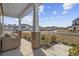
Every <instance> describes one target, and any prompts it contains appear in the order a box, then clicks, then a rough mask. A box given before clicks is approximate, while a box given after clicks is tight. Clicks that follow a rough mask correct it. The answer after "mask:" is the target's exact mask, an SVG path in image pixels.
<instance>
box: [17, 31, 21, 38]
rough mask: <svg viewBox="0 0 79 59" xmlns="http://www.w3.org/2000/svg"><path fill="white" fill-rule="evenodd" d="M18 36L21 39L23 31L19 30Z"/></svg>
mask: <svg viewBox="0 0 79 59" xmlns="http://www.w3.org/2000/svg"><path fill="white" fill-rule="evenodd" d="M18 36H19V38H20V39H21V37H22V31H18Z"/></svg>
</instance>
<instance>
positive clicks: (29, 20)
mask: <svg viewBox="0 0 79 59" xmlns="http://www.w3.org/2000/svg"><path fill="white" fill-rule="evenodd" d="M32 22H33V17H32V16H25V17H24V18H23V19H22V23H24V24H30V25H32V24H33V23H32Z"/></svg>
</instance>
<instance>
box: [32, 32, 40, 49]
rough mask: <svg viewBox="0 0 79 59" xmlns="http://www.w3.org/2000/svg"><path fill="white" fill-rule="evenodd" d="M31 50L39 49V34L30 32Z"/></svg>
mask: <svg viewBox="0 0 79 59" xmlns="http://www.w3.org/2000/svg"><path fill="white" fill-rule="evenodd" d="M32 48H34V49H36V48H40V32H32Z"/></svg>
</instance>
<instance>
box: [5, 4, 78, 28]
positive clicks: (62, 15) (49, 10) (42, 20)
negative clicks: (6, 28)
mask: <svg viewBox="0 0 79 59" xmlns="http://www.w3.org/2000/svg"><path fill="white" fill-rule="evenodd" d="M78 9H79V4H77V3H76V4H75V3H44V4H42V5H41V6H40V7H39V25H40V26H43V27H46V26H57V27H67V26H71V25H72V21H73V20H74V19H76V18H78V17H79V13H78V12H79V10H78ZM32 16H33V13H32V12H30V13H29V14H28V15H26V16H25V17H24V18H23V19H22V24H29V25H32V23H33V22H32V21H33V18H32ZM4 22H5V24H18V19H16V18H11V17H5V20H4Z"/></svg>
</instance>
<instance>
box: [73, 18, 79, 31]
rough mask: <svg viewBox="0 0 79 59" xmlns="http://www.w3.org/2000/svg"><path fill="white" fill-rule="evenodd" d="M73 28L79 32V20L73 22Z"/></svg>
mask: <svg viewBox="0 0 79 59" xmlns="http://www.w3.org/2000/svg"><path fill="white" fill-rule="evenodd" d="M72 28H73V30H74V31H79V18H77V19H75V20H73V21H72Z"/></svg>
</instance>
